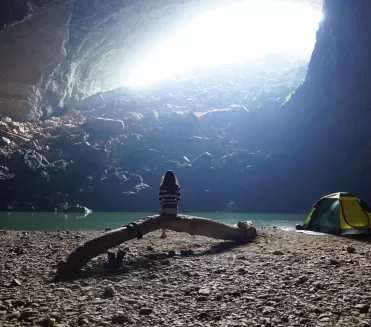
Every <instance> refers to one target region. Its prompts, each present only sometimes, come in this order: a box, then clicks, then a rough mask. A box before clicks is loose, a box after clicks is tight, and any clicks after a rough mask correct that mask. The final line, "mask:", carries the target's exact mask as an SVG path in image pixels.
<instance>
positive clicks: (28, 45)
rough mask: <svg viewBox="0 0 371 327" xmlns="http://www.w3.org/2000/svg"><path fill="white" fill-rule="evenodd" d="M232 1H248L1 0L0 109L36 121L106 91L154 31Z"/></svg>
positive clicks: (166, 30) (166, 31)
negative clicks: (43, 112) (46, 110)
mask: <svg viewBox="0 0 371 327" xmlns="http://www.w3.org/2000/svg"><path fill="white" fill-rule="evenodd" d="M240 1H251V0H232V1H231V0H213V1H212V0H204V1H199V0H178V1H174V0H158V1H153V0H105V1H102V0H30V1H23V0H4V1H2V2H1V4H0V29H2V30H1V32H0V46H1V47H0V60H1V66H0V100H2V101H0V111H3V110H5V111H6V112H5V113H6V114H9V115H10V116H12V114H13V109H14V108H16V110H18V112H22V114H21V115H20V117H19V119H21V120H24V119H29V118H37V117H38V115H40V112H38V113H35V108H41V104H42V105H45V106H49V107H55V106H58V105H63V104H64V103H67V104H68V103H69V102H71V101H72V102H73V101H76V100H78V99H79V98H81V97H84V96H86V95H90V94H92V93H94V92H96V91H99V90H102V89H108V88H110V87H111V85H107V84H106V83H105V82H106V81H108V80H110V78H111V77H112V76H113V75H115V74H117V69H118V67H120V71H124V72H125V71H126V70H127V69H128V67H132V66H133V65H134V64H135V60H138V58H140V55H141V54H143V53H148V52H150V51H151V48H152V47H153V44H154V42H156V40H157V38H158V36H161V37H163V38H164V37H166V36H167V35H170V34H172V33H173V32H174V30H176V29H177V28H179V27H181V26H182V25H184V24H185V23H186V22H187V20H189V18H190V17H192V16H194V15H195V14H197V13H198V12H200V11H204V10H207V9H208V8H210V9H211V8H215V7H218V6H220V5H223V4H230V3H231V2H240ZM277 1H291V2H294V3H297V2H301V3H309V4H310V5H312V6H314V7H316V8H321V5H322V1H321V0H277ZM4 103H5V105H4ZM24 113H25V114H26V116H27V117H28V118H25V117H21V116H24ZM13 116H14V117H15V118H17V117H16V116H17V115H14V114H13Z"/></svg>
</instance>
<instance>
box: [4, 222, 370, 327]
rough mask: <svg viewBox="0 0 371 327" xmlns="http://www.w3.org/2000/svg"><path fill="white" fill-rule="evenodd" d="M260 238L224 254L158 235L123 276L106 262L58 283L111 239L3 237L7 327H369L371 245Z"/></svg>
mask: <svg viewBox="0 0 371 327" xmlns="http://www.w3.org/2000/svg"><path fill="white" fill-rule="evenodd" d="M257 232H258V236H257V238H256V239H255V240H254V241H252V242H251V243H249V244H246V245H244V246H239V247H234V248H229V249H225V251H221V252H218V249H219V250H220V249H223V248H226V246H225V244H226V242H220V241H219V240H214V239H208V238H204V237H200V236H190V235H187V234H183V233H175V232H171V231H170V232H169V233H168V238H167V239H166V240H161V239H159V236H160V234H161V233H160V231H158V232H156V233H151V234H148V235H145V236H144V237H143V239H142V240H132V241H129V242H126V243H124V244H122V246H120V249H122V250H124V251H125V252H126V253H127V254H126V257H127V258H126V259H127V263H126V268H125V269H123V270H122V271H120V272H119V273H109V272H108V270H107V269H106V268H105V263H106V261H107V256H106V255H101V256H99V257H97V258H95V259H93V260H91V262H90V263H89V264H88V265H87V267H86V268H85V269H84V270H85V273H84V274H83V275H82V277H80V278H79V279H75V280H70V281H55V280H53V277H54V273H55V269H56V267H55V265H56V264H57V263H58V262H59V260H61V259H63V258H65V256H66V255H68V253H69V252H71V251H72V250H73V249H74V248H75V247H76V246H77V245H79V244H81V243H82V242H85V241H86V240H88V239H91V238H93V237H95V236H98V235H101V234H102V233H103V231H80V232H75V231H64V232H25V231H23V232H22V231H1V232H0V252H1V256H0V258H1V259H0V267H1V269H0V325H1V326H2V327H10V326H35V325H36V326H58V327H67V326H70V327H72V326H114V325H117V326H119V325H124V326H295V325H298V326H299V325H304V326H369V325H367V324H369V321H370V319H371V314H370V313H369V312H368V311H369V302H370V300H371V290H370V287H369V284H370V282H371V277H369V271H370V267H371V262H370V258H371V245H370V244H369V243H367V242H361V241H355V240H352V239H347V238H341V237H334V236H313V235H307V234H302V233H296V232H290V231H284V230H280V229H273V228H265V229H260V228H258V229H257ZM217 245H219V246H217ZM216 246H217V247H216ZM172 251H175V256H174V253H172ZM169 252H170V253H171V255H169Z"/></svg>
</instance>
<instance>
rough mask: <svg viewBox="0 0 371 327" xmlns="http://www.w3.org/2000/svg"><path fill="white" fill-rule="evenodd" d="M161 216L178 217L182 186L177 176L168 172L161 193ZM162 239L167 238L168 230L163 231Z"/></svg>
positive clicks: (162, 182)
mask: <svg viewBox="0 0 371 327" xmlns="http://www.w3.org/2000/svg"><path fill="white" fill-rule="evenodd" d="M159 200H160V215H177V214H178V202H179V201H180V186H179V182H178V180H177V178H176V176H175V174H174V173H173V172H172V171H171V170H168V171H167V172H166V174H165V175H164V177H163V178H162V181H161V185H160V191H159ZM161 237H162V238H166V230H162V235H161Z"/></svg>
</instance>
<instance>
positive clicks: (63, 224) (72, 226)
mask: <svg viewBox="0 0 371 327" xmlns="http://www.w3.org/2000/svg"><path fill="white" fill-rule="evenodd" d="M187 214H189V215H194V216H199V217H205V218H211V219H215V220H219V221H223V222H226V223H229V224H235V223H237V222H238V221H246V220H251V221H252V222H253V223H254V225H255V226H257V227H261V226H277V227H278V228H293V227H294V226H295V224H298V223H302V222H303V220H304V218H305V215H304V214H263V213H216V212H193V213H187ZM149 215H153V213H150V212H120V213H112V212H109V213H106V212H95V213H93V214H91V215H88V216H85V217H84V216H83V215H81V214H75V213H69V214H65V213H52V212H32V213H28V212H0V229H3V230H4V229H7V230H42V231H46V230H47V231H56V230H95V229H104V228H106V227H111V228H118V227H120V226H122V225H126V224H128V223H130V222H135V221H138V220H140V219H141V218H143V217H145V216H149Z"/></svg>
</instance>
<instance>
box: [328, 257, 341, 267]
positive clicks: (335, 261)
mask: <svg viewBox="0 0 371 327" xmlns="http://www.w3.org/2000/svg"><path fill="white" fill-rule="evenodd" d="M330 264H332V265H335V266H337V265H340V262H339V261H338V260H336V259H334V258H331V259H330Z"/></svg>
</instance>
